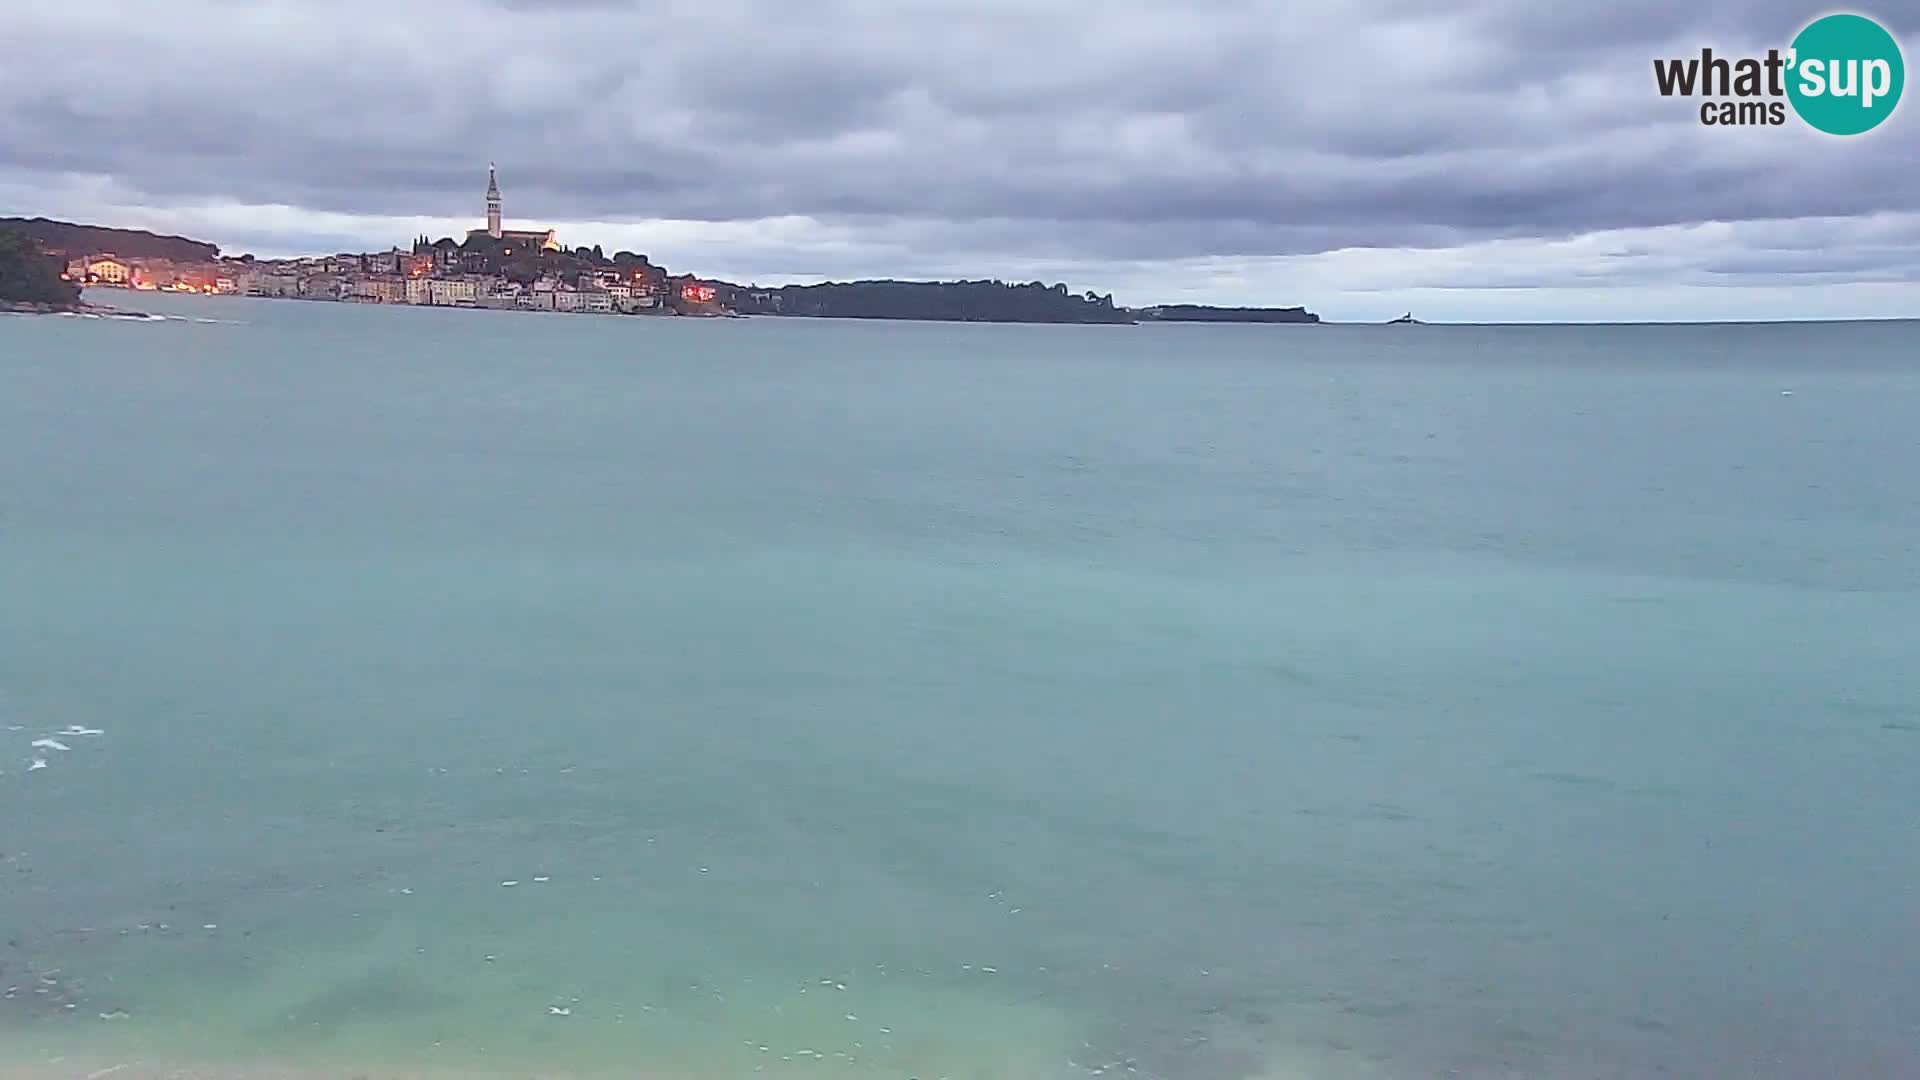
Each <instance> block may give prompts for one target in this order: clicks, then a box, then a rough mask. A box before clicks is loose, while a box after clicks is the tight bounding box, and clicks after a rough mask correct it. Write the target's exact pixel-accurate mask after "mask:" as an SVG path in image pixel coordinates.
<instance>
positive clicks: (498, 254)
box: [62, 167, 778, 315]
mask: <svg viewBox="0 0 1920 1080" xmlns="http://www.w3.org/2000/svg"><path fill="white" fill-rule="evenodd" d="M190 246H191V245H190ZM62 254H64V255H65V257H66V262H65V271H64V272H65V276H66V278H67V280H69V281H72V282H74V283H76V284H79V285H82V286H84V287H87V288H93V287H96V286H97V287H106V288H125V289H133V290H139V291H155V292H184V293H202V294H208V295H236V296H256V297H268V298H275V299H298V300H320V301H335V302H346V303H362V304H413V305H422V306H431V307H465V308H504V309H513V310H523V311H557V312H575V313H582V314H604V315H612V314H628V315H726V314H731V313H732V308H731V305H729V304H728V303H726V301H728V300H732V299H734V297H733V294H734V293H735V292H737V291H738V290H736V289H732V288H729V289H727V290H726V294H727V295H725V296H723V295H722V289H721V288H720V287H719V286H717V285H716V284H714V283H711V282H706V281H701V280H699V279H697V278H695V277H693V276H691V275H679V276H674V275H669V274H668V273H667V272H666V271H665V270H664V269H662V268H661V267H658V266H656V265H654V264H653V263H652V262H651V261H649V260H648V258H647V257H646V256H645V255H640V254H635V253H633V252H627V251H622V252H617V253H615V254H614V255H612V256H607V255H605V254H603V253H602V252H601V250H600V249H599V247H598V246H595V247H591V248H587V247H581V248H575V249H572V250H569V249H567V248H565V247H563V246H562V245H561V243H560V241H559V238H558V236H557V235H556V234H555V232H554V231H553V230H552V229H508V228H506V227H505V221H504V215H503V200H502V198H501V195H500V184H499V178H498V175H497V173H496V172H495V170H494V169H493V168H492V167H489V168H488V170H487V189H486V224H485V225H484V226H482V227H479V228H475V229H473V230H471V231H469V232H468V233H467V235H466V236H465V237H463V238H461V239H459V240H455V239H453V238H451V237H445V238H441V239H438V240H430V239H428V238H427V237H424V236H422V237H418V238H416V239H415V240H414V242H413V244H412V246H411V247H409V248H398V247H396V248H393V249H391V250H388V251H380V252H362V253H340V254H334V255H324V256H316V257H310V258H300V259H255V258H253V257H252V256H250V255H247V256H240V257H231V256H220V255H218V254H217V253H215V250H214V249H209V250H208V251H207V252H181V253H176V254H175V255H173V256H169V255H127V254H122V253H119V252H114V251H105V250H102V251H72V250H68V251H65V252H63V253H62ZM180 255H184V256H185V257H179V256H180ZM757 299H758V300H759V302H760V304H762V305H765V306H777V304H778V298H777V297H774V296H772V295H768V296H765V297H761V298H757Z"/></svg>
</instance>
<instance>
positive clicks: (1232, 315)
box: [1140, 304, 1320, 323]
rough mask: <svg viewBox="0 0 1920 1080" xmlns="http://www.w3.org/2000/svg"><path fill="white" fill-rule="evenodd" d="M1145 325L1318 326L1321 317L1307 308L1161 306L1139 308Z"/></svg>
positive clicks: (1200, 305)
mask: <svg viewBox="0 0 1920 1080" xmlns="http://www.w3.org/2000/svg"><path fill="white" fill-rule="evenodd" d="M1140 318H1141V319H1142V321H1146V322H1236V323H1317V322H1319V321H1320V316H1318V315H1315V314H1314V313H1313V312H1311V311H1308V310H1307V309H1306V308H1299V307H1283V308H1260V307H1208V306H1206V305H1204V304H1162V305H1160V306H1159V307H1150V308H1142V309H1141V311H1140Z"/></svg>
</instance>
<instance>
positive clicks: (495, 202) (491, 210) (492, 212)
mask: <svg viewBox="0 0 1920 1080" xmlns="http://www.w3.org/2000/svg"><path fill="white" fill-rule="evenodd" d="M487 235H488V236H491V237H493V238H494V239H495V240H498V239H500V238H501V236H500V181H499V179H498V178H497V177H495V176H494V175H493V162H491V161H489V162H487Z"/></svg>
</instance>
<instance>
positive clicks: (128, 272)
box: [85, 255, 133, 285]
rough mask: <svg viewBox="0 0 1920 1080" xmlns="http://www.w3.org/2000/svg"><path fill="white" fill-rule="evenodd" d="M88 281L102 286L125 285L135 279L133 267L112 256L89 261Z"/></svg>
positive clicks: (102, 256)
mask: <svg viewBox="0 0 1920 1080" xmlns="http://www.w3.org/2000/svg"><path fill="white" fill-rule="evenodd" d="M85 277H86V280H88V281H97V282H99V283H100V284H102V285H125V284H127V283H128V282H129V281H131V280H132V279H133V267H131V266H129V265H127V264H126V263H123V262H121V261H120V260H119V259H116V258H114V257H113V256H111V255H101V256H99V257H97V258H93V259H89V260H87V267H86V275H85Z"/></svg>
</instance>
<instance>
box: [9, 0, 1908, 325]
mask: <svg viewBox="0 0 1920 1080" xmlns="http://www.w3.org/2000/svg"><path fill="white" fill-rule="evenodd" d="M0 7H4V9H5V12H4V18H0V27H3V32H0V214H27V215H33V214H44V215H47V216H52V217H63V218H68V219H75V220H83V221H90V222H97V223H101V224H112V225H128V226H139V227H149V228H156V229H161V230H165V231H170V232H181V233H185V234H187V235H192V236H195V237H197V238H202V239H208V240H212V241H214V242H216V243H219V244H220V245H221V246H222V247H223V248H224V249H226V250H228V251H231V252H238V251H248V250H250V251H254V252H256V253H260V254H291V253H308V252H314V251H334V250H342V249H350V250H360V249H368V248H384V247H386V246H389V245H392V244H396V243H399V244H404V243H406V242H407V241H408V240H409V239H410V238H411V237H412V236H413V235H415V234H416V233H418V232H420V231H423V230H424V231H429V232H432V233H433V234H434V235H443V234H449V233H457V232H462V231H464V230H465V229H467V228H471V227H473V226H474V225H476V224H477V223H478V219H479V217H480V213H481V193H482V191H483V189H484V187H485V182H486V165H487V162H488V161H489V160H492V161H497V162H498V163H499V167H500V177H501V184H502V187H503V189H504V191H505V195H506V211H507V218H508V223H509V226H510V227H513V226H521V227H528V226H533V225H541V226H553V227H556V228H558V229H559V230H560V231H561V238H562V240H564V241H567V242H569V243H587V244H591V243H596V242H597V243H600V244H602V245H603V246H604V247H605V248H606V249H607V250H609V251H611V250H614V249H615V248H621V247H624V248H631V249H633V250H639V251H645V252H648V253H649V254H651V255H652V256H653V257H654V259H655V260H656V261H658V262H662V263H664V264H666V265H668V266H669V267H671V268H673V269H674V270H676V271H692V272H696V273H702V274H709V275H713V276H720V277H727V278H730V279H734V280H741V281H747V280H755V281H760V282H784V281H807V280H817V279H820V278H823V277H838V278H845V277H851V276H913V277H930V276H937V277H952V276H971V277H1003V278H1013V279H1020V280H1028V279H1033V278H1040V279H1043V280H1047V281H1054V280H1065V281H1067V282H1069V283H1070V284H1071V285H1072V286H1073V287H1075V288H1076V289H1084V288H1094V289H1099V290H1102V291H1112V292H1114V293H1115V294H1116V297H1117V299H1118V300H1120V301H1121V302H1123V303H1131V304H1145V303H1151V302H1155V301H1162V300H1205V301H1213V302H1221V303H1259V304H1292V303H1304V304H1307V305H1308V306H1310V307H1313V308H1315V309H1316V310H1319V311H1321V312H1323V313H1325V314H1327V315H1328V316H1330V317H1334V318H1355V319H1371V318H1379V317H1384V316H1388V315H1393V314H1397V313H1399V312H1400V311H1402V310H1405V309H1409V308H1411V309H1413V310H1415V311H1417V312H1419V313H1420V314H1422V315H1424V316H1428V317H1432V318H1479V319H1499V318H1514V319H1534V318H1675V317H1699V318H1738V317H1808V316H1827V315H1847V316H1914V315H1920V185H1916V184H1915V183H1914V181H1913V169H1914V163H1915V162H1917V161H1920V112H1916V109H1920V106H1917V105H1916V104H1915V103H1913V102H1904V103H1903V104H1902V106H1901V108H1900V111H1899V112H1898V113H1896V114H1895V115H1894V116H1893V117H1892V119H1890V120H1889V121H1888V122H1887V123H1885V124H1884V125H1882V127H1881V128H1879V129H1878V130H1876V131H1875V132H1872V133H1870V134H1868V135H1865V136H1860V137H1855V138H1846V139H1841V138H1830V137H1827V136H1823V135H1820V134H1818V133H1816V132H1813V131H1811V130H1810V129H1807V128H1805V127H1804V126H1801V125H1800V124H1799V123H1798V122H1797V121H1790V123H1789V125H1788V126H1786V127H1784V128H1752V129H1718V128H1708V127H1702V126H1701V125H1700V123H1699V122H1698V117H1697V113H1696V107H1697V103H1689V102H1687V101H1683V100H1678V99H1673V100H1667V99H1662V98H1660V97H1659V96H1658V95H1657V94H1656V93H1655V92H1654V89H1653V79H1652V65H1651V62H1652V60H1653V58H1654V57H1656V56H1684V55H1687V54H1688V53H1694V54H1697V53H1698V51H1699V49H1700V48H1701V46H1703V45H1711V46H1713V47H1714V48H1715V50H1716V52H1721V53H1731V54H1736V55H1746V54H1758V53H1763V52H1764V51H1765V49H1766V48H1768V47H1769V46H1781V47H1784V46H1785V45H1786V43H1787V42H1788V40H1789V39H1790V38H1791V37H1792V35H1793V34H1794V32H1795V31H1797V30H1798V29H1799V27H1800V26H1802V25H1804V24H1805V23H1806V22H1807V21H1809V20H1810V19H1811V18H1812V17H1814V16H1815V15H1818V14H1821V13H1824V11H1825V10H1827V9H1826V8H1824V7H1821V6H1818V5H1808V4H1803V3H1790V2H1786V0H1707V2H1695V3H1690V4H1684V5H1682V4H1674V3H1671V2H1668V0H1611V2H1609V3H1605V4H1597V5H1594V4H1589V5H1560V4H1542V3H1539V2H1537V0H1431V2H1416V0H1347V2H1342V0H1311V2H1304V3H1302V2H1296V3H1287V4H1281V3H1279V2H1277V0H1275V2H1271V3H1254V2H1243V0H1199V2H1193V0H1189V2H1187V3H1185V4H1182V5H1168V4H1151V5H1149V4H1144V3H1140V4H1135V3H1130V2H1108V3H1100V4H1091V3H1065V2H1054V0H1021V2H1015V0H969V2H966V3H947V2H935V0H830V2H817V0H816V2H809V3H777V2H765V3H760V2H751V0H700V2H698V3H691V4H684V3H683V4H672V3H669V4H661V3H656V2H619V0H405V2H400V0H383V2H379V3H374V2H368V0H334V2H330V3H325V4H320V3H310V2H306V0H261V2H239V0H170V2H169V3H167V4H166V5H164V7H163V8H162V7H157V6H153V5H148V4H144V3H133V2H129V0H93V2H90V3H86V4H28V3H27V2H26V0H0ZM1859 10H1862V11H1863V12H1864V13H1866V14H1869V15H1872V16H1874V17H1876V18H1878V19H1879V20H1880V21H1881V23H1882V24H1883V25H1886V26H1887V27H1888V28H1889V29H1891V30H1892V31H1893V32H1894V33H1895V35H1896V36H1898V37H1900V38H1901V40H1902V42H1903V45H1904V46H1905V47H1906V49H1907V52H1908V56H1909V60H1910V61H1911V60H1912V57H1913V53H1914V51H1915V50H1914V47H1913V44H1912V43H1913V42H1914V41H1915V40H1916V31H1920V5H1914V4H1913V3H1911V2H1910V0H1902V2H1901V3H1900V4H1898V5H1892V4H1883V5H1882V6H1880V7H1878V8H1863V9H1859Z"/></svg>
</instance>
